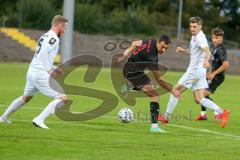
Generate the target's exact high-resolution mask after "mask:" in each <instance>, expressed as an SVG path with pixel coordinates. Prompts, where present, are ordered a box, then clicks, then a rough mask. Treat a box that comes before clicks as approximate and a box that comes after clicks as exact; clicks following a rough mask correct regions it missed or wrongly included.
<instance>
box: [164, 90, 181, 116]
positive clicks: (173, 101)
mask: <svg viewBox="0 0 240 160" xmlns="http://www.w3.org/2000/svg"><path fill="white" fill-rule="evenodd" d="M177 103H178V98H176V97H175V96H174V95H173V94H171V95H170V98H169V101H168V105H167V110H166V112H167V113H169V114H171V113H173V110H174V109H175V107H176V106H177Z"/></svg>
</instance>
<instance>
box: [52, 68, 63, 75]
mask: <svg viewBox="0 0 240 160" xmlns="http://www.w3.org/2000/svg"><path fill="white" fill-rule="evenodd" d="M54 71H56V72H57V73H58V74H60V75H61V76H62V77H63V76H64V72H63V70H62V69H61V68H56V69H55V70H54Z"/></svg>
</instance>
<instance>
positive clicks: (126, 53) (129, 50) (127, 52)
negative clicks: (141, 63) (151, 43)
mask: <svg viewBox="0 0 240 160" xmlns="http://www.w3.org/2000/svg"><path fill="white" fill-rule="evenodd" d="M141 45H142V40H138V41H133V42H132V43H131V45H130V46H129V47H128V48H127V49H126V50H125V51H124V52H123V54H122V56H121V57H118V59H117V60H116V62H118V63H120V62H123V61H125V60H126V59H127V58H128V57H129V56H130V54H131V53H132V51H133V50H135V49H136V48H137V47H139V46H141Z"/></svg>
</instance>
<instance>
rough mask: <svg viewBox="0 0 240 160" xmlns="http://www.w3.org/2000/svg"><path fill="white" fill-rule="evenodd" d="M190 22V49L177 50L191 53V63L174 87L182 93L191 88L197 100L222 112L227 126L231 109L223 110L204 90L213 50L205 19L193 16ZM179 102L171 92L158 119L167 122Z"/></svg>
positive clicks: (206, 86)
mask: <svg viewBox="0 0 240 160" xmlns="http://www.w3.org/2000/svg"><path fill="white" fill-rule="evenodd" d="M189 23H190V31H191V34H192V38H191V41H190V49H183V48H181V47H177V49H176V52H177V53H180V52H183V53H188V54H190V64H189V66H188V69H187V71H186V72H185V73H184V74H183V76H182V77H181V78H180V80H179V81H178V83H177V84H176V86H175V87H174V89H176V90H178V91H179V92H180V93H182V92H184V91H185V90H186V89H189V88H191V89H192V90H193V93H194V98H195V102H196V103H197V104H201V105H202V106H204V107H206V108H209V109H212V110H214V111H216V112H217V113H218V114H220V115H221V120H222V127H225V125H226V123H227V121H228V117H229V111H228V110H223V109H222V108H220V107H219V106H218V105H217V104H215V103H214V102H213V101H211V100H210V99H207V98H205V97H204V90H205V89H206V88H208V83H207V80H206V72H207V71H206V70H207V68H208V67H210V64H209V59H210V56H211V51H210V49H209V46H208V43H207V39H206V36H205V34H204V33H203V31H202V23H203V21H202V19H201V18H200V17H191V18H190V19H189ZM177 103H178V98H176V97H175V96H173V95H172V94H171V96H170V99H169V101H168V105H167V110H166V112H165V113H164V114H161V115H159V117H158V120H159V121H161V122H162V123H163V124H167V123H168V121H169V119H170V116H171V114H172V113H173V110H174V108H175V107H176V105H177Z"/></svg>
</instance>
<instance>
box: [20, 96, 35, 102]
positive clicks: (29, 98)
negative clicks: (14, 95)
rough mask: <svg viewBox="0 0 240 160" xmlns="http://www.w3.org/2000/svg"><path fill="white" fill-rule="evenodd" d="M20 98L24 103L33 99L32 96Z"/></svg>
mask: <svg viewBox="0 0 240 160" xmlns="http://www.w3.org/2000/svg"><path fill="white" fill-rule="evenodd" d="M22 98H23V100H24V102H25V103H28V102H29V101H30V100H31V99H32V98H33V96H23V97H22Z"/></svg>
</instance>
